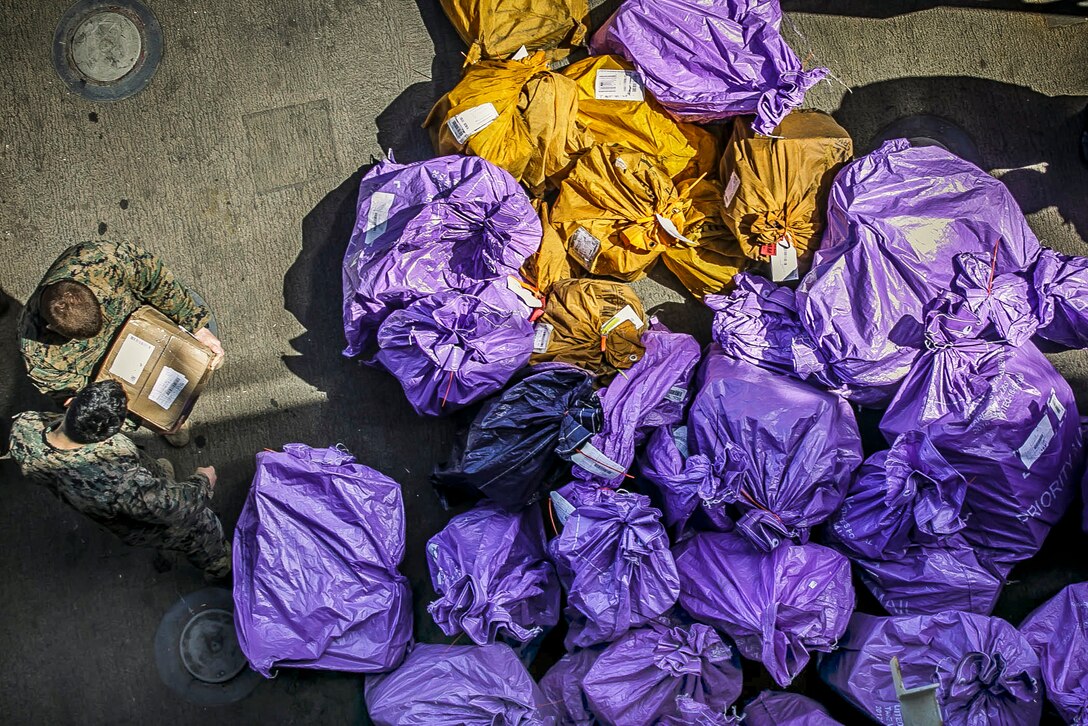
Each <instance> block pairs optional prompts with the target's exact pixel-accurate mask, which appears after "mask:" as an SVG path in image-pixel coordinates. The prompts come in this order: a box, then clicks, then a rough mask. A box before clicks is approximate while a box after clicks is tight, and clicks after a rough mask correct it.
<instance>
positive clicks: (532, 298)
mask: <svg viewBox="0 0 1088 726" xmlns="http://www.w3.org/2000/svg"><path fill="white" fill-rule="evenodd" d="M506 286H507V287H508V288H510V292H512V293H514V294H515V295H517V296H518V297H519V298H521V301H522V302H523V303H525V304H526V305H527V306H529V307H531V308H534V309H535V308H540V307H544V303H542V302H540V298H538V297H537V296H536V295H534V294H533V293H532V292H531V291H529V290H527V289H525V286H524V285H522V284H521V281H520V280H518V278H516V277H514V276H513V275H507V276H506Z"/></svg>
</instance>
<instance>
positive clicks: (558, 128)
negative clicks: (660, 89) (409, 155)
mask: <svg viewBox="0 0 1088 726" xmlns="http://www.w3.org/2000/svg"><path fill="white" fill-rule="evenodd" d="M532 15H536V13H533V14H532ZM484 104H490V105H491V108H493V109H494V111H495V114H496V116H495V118H494V120H492V121H491V122H490V123H488V124H487V125H486V126H484V127H483V128H481V129H479V130H477V131H475V132H474V133H470V135H468V136H463V137H462V138H461V139H459V138H458V136H457V135H455V134H454V133H453V131H451V128H450V125H451V122H452V123H453V124H456V125H458V126H459V127H460V128H463V129H464V130H465V132H466V133H469V132H471V131H472V130H473V129H474V128H475V126H469V127H467V128H464V127H461V126H460V123H459V121H460V120H459V121H454V120H453V119H454V118H455V117H458V116H460V115H461V114H463V113H468V114H469V115H470V117H471V115H472V114H476V113H479V110H478V109H479V107H480V106H484ZM577 115H578V87H577V85H576V84H575V83H574V81H572V80H571V79H569V78H567V77H566V76H562V75H560V74H558V73H552V72H551V71H549V70H548V60H547V58H545V55H544V53H543V52H541V51H537V52H535V53H532V54H530V55H529V56H528V57H526V58H522V59H520V60H513V59H511V60H486V61H481V62H479V63H474V64H473V65H470V66H469V67H467V68H466V69H465V72H464V75H463V76H462V77H461V80H460V82H458V84H457V85H456V86H455V87H454V88H453V90H451V91H450V92H449V93H447V94H446V95H445V96H443V97H442V98H441V99H439V101H438V103H436V104H435V106H434V108H433V109H432V110H431V113H430V115H429V116H428V117H427V121H426V123H425V124H424V125H425V126H427V127H428V128H430V130H431V136H432V138H433V139H434V146H435V150H436V151H437V152H438V153H439V154H472V155H473V156H479V157H482V158H484V159H487V160H488V161H490V162H491V163H492V164H495V165H496V166H500V167H502V168H503V169H506V170H507V171H508V172H510V174H511V175H513V177H514V178H515V179H517V180H518V181H521V182H524V183H525V185H526V186H528V187H529V188H530V189H531V190H533V192H534V193H536V194H540V193H542V192H543V191H544V189H545V183H548V184H549V185H550V186H555V184H556V183H557V182H558V181H559V180H561V179H562V178H563V177H564V176H566V174H567V172H568V171H569V170H570V167H571V165H572V164H573V163H574V158H575V157H576V156H577V155H578V154H580V153H581V152H582V151H583V150H584V149H585V148H587V147H589V146H591V145H592V143H593V139H592V136H590V135H588V134H587V133H586V131H585V129H584V128H583V127H582V126H581V124H579V123H578V122H577Z"/></svg>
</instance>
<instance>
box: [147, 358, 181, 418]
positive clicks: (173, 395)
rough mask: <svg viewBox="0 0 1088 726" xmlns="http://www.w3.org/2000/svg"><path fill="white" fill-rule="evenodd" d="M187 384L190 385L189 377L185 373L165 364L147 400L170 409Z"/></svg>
mask: <svg viewBox="0 0 1088 726" xmlns="http://www.w3.org/2000/svg"><path fill="white" fill-rule="evenodd" d="M187 385H189V379H188V378H186V377H185V374H183V373H179V372H178V371H175V370H174V369H173V368H171V367H170V366H163V369H162V370H161V371H159V377H158V379H157V380H156V381H155V385H154V386H152V387H151V393H150V394H148V396H147V400H149V401H151V402H152V403H154V404H156V405H158V406H161V407H162V408H163V410H166V409H169V408H170V407H171V406H173V405H174V401H176V400H178V396H180V395H181V392H182V391H184V390H185V386H187Z"/></svg>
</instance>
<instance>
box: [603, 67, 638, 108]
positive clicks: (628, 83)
mask: <svg viewBox="0 0 1088 726" xmlns="http://www.w3.org/2000/svg"><path fill="white" fill-rule="evenodd" d="M593 97H594V98H596V99H597V100H598V101H645V100H646V94H645V92H644V91H643V90H642V82H641V81H640V80H639V78H638V73H636V72H634V71H621V70H615V69H613V68H601V69H600V70H599V71H597V77H596V79H595V80H594V82H593Z"/></svg>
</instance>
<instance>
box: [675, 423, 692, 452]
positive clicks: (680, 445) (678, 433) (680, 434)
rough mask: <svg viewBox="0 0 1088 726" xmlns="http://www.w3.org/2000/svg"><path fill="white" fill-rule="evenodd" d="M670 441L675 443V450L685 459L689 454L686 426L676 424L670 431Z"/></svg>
mask: <svg viewBox="0 0 1088 726" xmlns="http://www.w3.org/2000/svg"><path fill="white" fill-rule="evenodd" d="M672 442H673V443H674V444H676V450H677V451H679V452H680V457H681V458H682V459H687V458H688V456H690V455H691V454H690V452H689V451H688V427H687V426H677V427H676V428H675V429H673V431H672Z"/></svg>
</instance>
